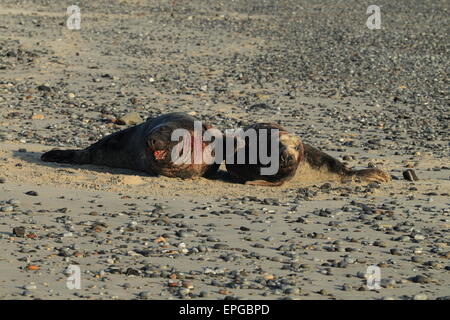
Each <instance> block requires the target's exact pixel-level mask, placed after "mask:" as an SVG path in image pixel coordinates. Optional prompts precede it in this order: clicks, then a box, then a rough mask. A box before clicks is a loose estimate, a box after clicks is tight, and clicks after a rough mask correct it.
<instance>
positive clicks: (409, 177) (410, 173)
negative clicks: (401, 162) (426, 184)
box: [403, 169, 419, 181]
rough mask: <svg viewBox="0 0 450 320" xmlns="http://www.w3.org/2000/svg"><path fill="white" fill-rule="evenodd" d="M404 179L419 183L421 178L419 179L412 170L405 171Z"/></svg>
mask: <svg viewBox="0 0 450 320" xmlns="http://www.w3.org/2000/svg"><path fill="white" fill-rule="evenodd" d="M403 178H405V180H408V181H417V180H419V178H417V175H416V173H415V172H414V170H412V169H408V170H405V171H403Z"/></svg>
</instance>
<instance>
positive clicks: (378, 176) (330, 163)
mask: <svg viewBox="0 0 450 320" xmlns="http://www.w3.org/2000/svg"><path fill="white" fill-rule="evenodd" d="M303 146H304V159H305V161H306V162H307V163H308V164H309V165H310V166H311V168H313V169H316V170H320V169H322V168H325V170H327V171H328V172H330V173H334V174H337V175H338V176H340V177H341V178H342V179H343V180H346V179H350V180H351V179H353V178H359V179H361V180H364V181H368V182H372V181H376V182H380V183H382V182H389V181H390V180H391V177H390V176H389V174H387V173H386V172H384V171H382V170H380V169H376V168H369V169H362V170H351V169H348V168H347V167H346V166H345V165H344V164H343V163H342V162H340V161H339V160H337V159H335V158H333V157H332V156H330V155H328V154H326V153H325V152H322V151H320V150H318V149H316V148H314V147H312V146H310V145H308V144H304V145H303Z"/></svg>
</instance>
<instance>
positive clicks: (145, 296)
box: [139, 291, 152, 299]
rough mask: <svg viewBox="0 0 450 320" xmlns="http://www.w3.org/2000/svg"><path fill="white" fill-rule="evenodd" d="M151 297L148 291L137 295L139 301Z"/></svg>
mask: <svg viewBox="0 0 450 320" xmlns="http://www.w3.org/2000/svg"><path fill="white" fill-rule="evenodd" d="M151 296H152V294H151V292H150V291H142V292H141V293H139V297H140V298H141V299H149V298H150V297H151Z"/></svg>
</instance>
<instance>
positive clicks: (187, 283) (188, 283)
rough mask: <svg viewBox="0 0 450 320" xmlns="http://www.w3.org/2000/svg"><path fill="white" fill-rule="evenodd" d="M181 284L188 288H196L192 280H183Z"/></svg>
mask: <svg viewBox="0 0 450 320" xmlns="http://www.w3.org/2000/svg"><path fill="white" fill-rule="evenodd" d="M181 286H182V287H183V288H186V289H194V285H193V284H192V282H190V281H183V282H182V284H181Z"/></svg>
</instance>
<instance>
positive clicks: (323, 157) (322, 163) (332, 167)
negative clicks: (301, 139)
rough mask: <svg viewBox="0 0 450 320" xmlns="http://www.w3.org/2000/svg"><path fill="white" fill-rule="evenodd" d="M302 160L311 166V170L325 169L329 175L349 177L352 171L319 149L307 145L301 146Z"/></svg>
mask: <svg viewBox="0 0 450 320" xmlns="http://www.w3.org/2000/svg"><path fill="white" fill-rule="evenodd" d="M303 148H304V159H305V161H306V162H307V163H308V164H309V165H310V166H311V168H313V169H316V170H320V169H322V168H325V169H326V170H327V171H329V172H331V173H335V174H337V175H339V176H348V175H351V172H352V170H349V169H347V168H346V167H345V165H344V164H343V163H342V162H340V161H339V160H337V159H335V158H333V157H332V156H330V155H328V154H326V153H325V152H322V151H320V150H319V149H316V148H314V147H313V146H310V145H309V144H303Z"/></svg>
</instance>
